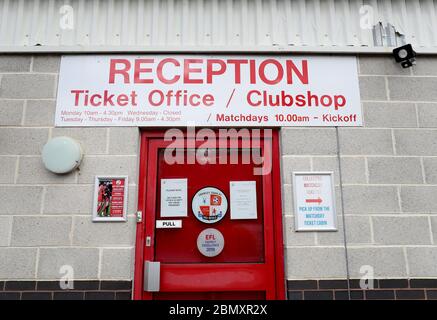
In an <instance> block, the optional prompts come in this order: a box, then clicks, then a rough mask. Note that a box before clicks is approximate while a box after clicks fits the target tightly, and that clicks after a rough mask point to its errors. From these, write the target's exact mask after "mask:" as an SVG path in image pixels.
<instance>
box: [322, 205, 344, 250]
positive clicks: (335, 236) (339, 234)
mask: <svg viewBox="0 0 437 320" xmlns="http://www.w3.org/2000/svg"><path fill="white" fill-rule="evenodd" d="M336 224H337V231H327V232H317V245H322V246H326V245H333V246H334V245H337V246H338V245H344V236H343V221H342V215H341V214H340V213H339V212H338V211H337V221H336Z"/></svg>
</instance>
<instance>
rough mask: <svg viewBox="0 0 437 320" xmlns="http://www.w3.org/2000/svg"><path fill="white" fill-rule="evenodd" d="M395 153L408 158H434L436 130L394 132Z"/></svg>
mask: <svg viewBox="0 0 437 320" xmlns="http://www.w3.org/2000/svg"><path fill="white" fill-rule="evenodd" d="M394 136H395V143H396V153H397V154H399V155H408V156H410V155H411V156H435V155H436V154H437V130H430V129H421V130H402V129H398V130H395V131H394Z"/></svg>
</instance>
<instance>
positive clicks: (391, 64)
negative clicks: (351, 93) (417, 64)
mask: <svg viewBox="0 0 437 320" xmlns="http://www.w3.org/2000/svg"><path fill="white" fill-rule="evenodd" d="M359 63H360V75H410V74H411V73H410V69H403V68H402V67H401V65H400V64H399V63H397V62H396V61H395V60H394V59H393V57H392V56H389V55H379V56H378V55H366V56H360V57H359Z"/></svg>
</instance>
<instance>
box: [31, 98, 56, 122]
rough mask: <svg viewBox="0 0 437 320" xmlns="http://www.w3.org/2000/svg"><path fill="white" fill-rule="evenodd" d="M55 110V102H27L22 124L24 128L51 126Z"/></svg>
mask: <svg viewBox="0 0 437 320" xmlns="http://www.w3.org/2000/svg"><path fill="white" fill-rule="evenodd" d="M55 110H56V105H55V100H28V101H27V106H26V115H25V119H24V124H25V125H26V126H42V127H43V126H47V127H50V126H53V125H54V124H55Z"/></svg>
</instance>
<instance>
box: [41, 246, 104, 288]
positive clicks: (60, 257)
mask: <svg viewBox="0 0 437 320" xmlns="http://www.w3.org/2000/svg"><path fill="white" fill-rule="evenodd" d="M62 266H71V267H72V268H73V271H74V279H75V280H76V279H86V280H95V279H97V277H98V268H99V249H96V248H41V249H40V255H39V264H38V278H39V279H46V280H55V279H60V278H61V277H62V276H64V275H65V273H61V272H60V271H61V270H60V269H61V267H62Z"/></svg>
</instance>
